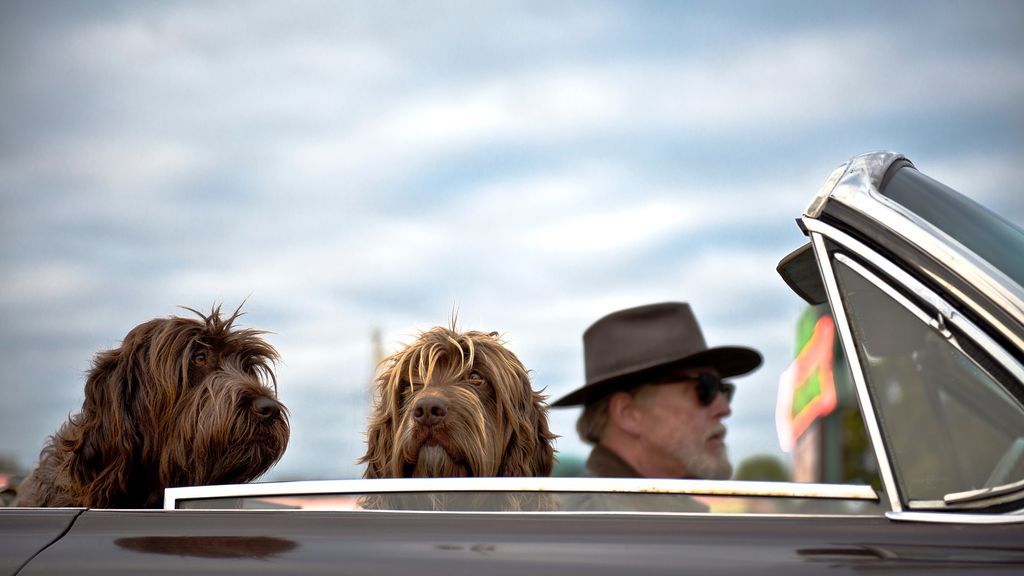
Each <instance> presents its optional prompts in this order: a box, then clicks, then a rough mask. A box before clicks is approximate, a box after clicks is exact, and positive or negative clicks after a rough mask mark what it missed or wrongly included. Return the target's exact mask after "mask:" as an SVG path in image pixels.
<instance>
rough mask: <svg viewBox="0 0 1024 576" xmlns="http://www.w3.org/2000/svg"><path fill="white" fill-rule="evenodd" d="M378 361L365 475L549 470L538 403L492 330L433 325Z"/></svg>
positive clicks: (550, 453) (543, 414)
mask: <svg viewBox="0 0 1024 576" xmlns="http://www.w3.org/2000/svg"><path fill="white" fill-rule="evenodd" d="M382 365H383V369H382V371H381V372H380V373H379V374H378V376H377V379H376V386H377V397H376V399H375V405H374V408H373V410H372V414H371V416H370V424H369V428H368V430H367V433H366V437H367V450H366V455H365V456H363V457H362V458H361V459H360V463H365V464H366V465H367V466H366V471H365V473H364V474H363V477H364V478H402V477H408V478H422V477H439V476H441V477H450V476H549V475H550V474H551V468H552V466H553V464H554V450H553V449H552V446H551V441H552V440H553V439H554V438H555V436H554V435H553V434H551V432H550V431H549V430H548V420H547V406H546V405H545V404H544V402H543V400H544V397H543V396H542V395H541V394H540V393H538V392H535V391H534V390H533V387H532V386H531V385H530V378H529V375H528V374H527V370H526V368H525V367H524V366H523V364H522V363H521V362H520V361H519V359H518V358H516V356H515V355H514V354H512V352H510V351H509V350H508V349H506V348H505V347H504V346H503V345H502V343H501V341H500V340H498V338H497V333H493V332H492V333H490V334H485V333H483V332H465V333H461V334H460V333H458V332H456V331H455V330H454V328H451V329H449V328H443V327H440V326H439V327H436V328H433V329H432V330H429V331H427V332H424V333H423V334H421V335H420V337H419V338H418V339H417V341H416V342H415V343H413V344H412V345H410V346H407V347H406V348H405V349H404V350H402V351H400V352H398V353H396V354H394V355H392V356H390V357H388V358H386V359H385V360H384V361H383V363H382ZM380 503H381V502H380V500H378V501H376V502H374V501H371V500H367V501H366V502H364V505H367V504H369V505H370V506H368V507H380ZM504 507H506V508H508V507H509V505H508V504H506V505H504ZM512 507H517V505H513V506H512Z"/></svg>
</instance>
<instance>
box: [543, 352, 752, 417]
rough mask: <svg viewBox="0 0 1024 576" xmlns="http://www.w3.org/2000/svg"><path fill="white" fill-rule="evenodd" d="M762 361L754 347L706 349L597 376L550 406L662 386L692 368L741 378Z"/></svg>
mask: <svg viewBox="0 0 1024 576" xmlns="http://www.w3.org/2000/svg"><path fill="white" fill-rule="evenodd" d="M762 361H763V359H762V357H761V353H760V352H758V351H757V350H754V349H753V348H745V347H742V346H719V347H717V348H708V349H707V350H702V351H700V352H697V353H696V354H691V355H689V356H685V357H683V358H677V359H675V360H670V361H668V362H664V363H662V364H658V365H655V366H649V367H645V368H642V369H640V370H635V371H631V372H627V373H624V374H616V375H613V376H607V377H597V378H595V379H594V381H593V382H587V384H586V385H585V386H583V387H582V388H579V389H577V390H574V391H572V392H570V393H568V394H566V395H565V396H563V397H561V398H559V399H558V400H555V401H554V402H552V403H551V404H550V406H552V407H555V408H558V407H562V406H576V405H578V404H586V403H587V402H588V401H590V400H591V399H592V398H596V397H600V396H604V395H606V394H610V393H611V392H614V391H617V390H623V389H626V388H632V387H634V386H639V385H641V384H646V383H651V384H659V383H660V384H664V383H666V379H669V380H670V379H671V377H672V376H676V375H680V376H682V375H683V374H682V373H683V372H684V371H685V370H687V369H689V368H693V367H695V366H708V367H711V368H714V369H716V370H718V374H719V375H720V376H721V377H722V378H729V377H732V376H742V375H743V374H747V373H749V372H753V371H754V370H755V369H757V368H758V367H759V366H760V365H761V362H762Z"/></svg>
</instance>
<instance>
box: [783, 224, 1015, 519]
mask: <svg viewBox="0 0 1024 576" xmlns="http://www.w3.org/2000/svg"><path fill="white" fill-rule="evenodd" d="M801 224H802V226H803V227H804V229H805V230H807V233H808V235H809V236H810V240H811V246H812V249H813V251H814V256H815V260H816V261H817V264H818V269H819V272H820V273H821V275H822V280H823V283H824V286H825V293H826V295H827V296H828V300H829V306H830V308H831V309H832V312H833V315H834V316H833V317H834V319H835V320H836V327H837V331H838V333H839V335H840V340H841V342H842V345H843V349H844V351H845V353H846V355H847V358H848V359H849V361H850V370H851V376H852V377H853V381H854V386H855V388H856V390H857V399H858V403H859V404H860V407H861V414H862V417H863V418H864V423H865V428H866V429H867V431H868V436H869V438H870V439H871V443H872V447H873V448H874V451H875V456H876V458H877V460H878V463H879V475H880V477H881V479H882V485H883V489H884V491H885V493H886V494H887V495H888V499H889V505H890V507H891V511H890V512H888V513H886V515H887V516H889V517H891V518H894V519H908V520H910V519H912V520H915V521H930V520H929V518H931V517H932V516H939V517H943V518H945V517H947V516H949V515H950V513H951V512H949V511H934V510H929V511H922V510H920V509H915V507H914V506H912V505H911V503H910V500H909V499H908V498H906V497H905V495H903V494H902V493H901V492H900V490H899V485H898V482H897V481H896V475H895V471H894V466H893V463H892V459H891V458H892V456H891V454H890V453H889V449H888V444H887V442H886V440H885V436H884V435H883V434H882V431H881V426H880V424H879V420H878V416H877V413H876V409H875V405H874V401H873V399H872V397H871V392H870V389H869V387H868V384H867V378H866V375H865V371H864V368H863V365H862V363H861V359H860V355H859V353H858V351H857V349H856V346H855V343H854V338H853V332H852V330H851V326H850V319H849V316H848V311H847V309H846V305H845V303H844V302H843V299H842V297H841V293H840V289H839V286H838V283H837V281H836V276H835V270H834V268H833V258H834V254H835V253H837V252H838V253H846V254H849V255H852V256H853V259H854V261H857V262H859V263H860V264H861V265H864V264H866V265H867V266H868V267H869V268H870V269H872V270H873V271H874V272H875V273H877V274H878V275H880V276H881V277H882V278H883V279H884V282H886V283H891V284H890V286H889V288H890V289H893V290H895V291H896V293H898V294H899V295H900V300H898V302H899V303H900V304H901V305H903V306H904V307H907V304H912V306H913V307H914V308H920V309H919V310H915V309H914V308H908V311H910V312H911V313H913V314H915V316H918V318H919V319H921V320H922V321H925V318H926V317H927V318H928V320H927V322H926V323H928V324H931V325H933V327H934V328H936V329H942V327H943V326H947V325H948V326H954V327H956V329H957V330H958V331H959V332H960V333H962V334H963V335H964V336H965V337H966V338H967V339H969V340H970V341H971V342H972V343H973V344H974V345H976V346H978V347H979V349H980V350H982V351H983V352H984V353H985V354H987V355H988V356H989V357H990V358H991V359H992V360H994V361H995V362H997V363H998V365H999V366H1000V367H1001V368H1003V369H1004V370H1006V371H1007V373H1009V374H1010V375H1011V376H1012V377H1013V378H1014V379H1016V381H1017V383H1018V384H1019V383H1021V382H1024V366H1022V365H1021V363H1020V362H1019V361H1018V360H1017V359H1016V357H1015V356H1014V355H1013V354H1012V353H1011V352H1009V351H1008V350H1006V349H1005V348H1004V347H1003V346H1002V345H1001V344H1000V343H999V342H998V341H997V340H996V339H995V338H994V337H993V336H991V335H990V334H989V333H987V332H986V331H985V330H984V329H982V327H980V326H979V325H978V324H975V323H974V322H973V321H972V320H971V319H970V318H968V317H967V316H965V315H964V314H962V313H961V312H960V311H959V309H958V308H957V307H956V306H954V305H953V304H952V303H951V302H950V301H948V300H947V299H946V298H943V297H941V296H940V295H939V294H938V293H937V292H935V291H934V290H932V289H931V288H929V287H928V286H926V285H925V284H924V283H923V282H921V281H920V280H918V279H917V278H916V277H915V276H914V275H912V274H911V273H909V272H908V271H906V270H904V269H903V268H901V267H900V266H899V265H898V264H897V263H895V262H893V261H892V260H891V259H890V258H888V257H886V256H885V255H883V254H880V253H879V252H877V251H875V250H874V249H872V248H870V247H868V246H867V245H866V244H864V243H863V242H861V241H860V240H858V239H856V238H854V237H853V236H852V235H850V234H848V233H846V232H844V231H842V230H840V229H839V228H837V227H836V226H833V225H832V224H829V223H827V222H823V221H821V220H818V219H815V218H811V217H808V216H806V215H805V216H804V217H803V218H802V219H801ZM895 287H898V288H895ZM929 309H930V311H931V312H932V313H933V314H934V315H929V314H928V313H927V310H929ZM922 315H923V316H922ZM961 351H962V352H964V353H965V354H967V355H968V356H971V354H968V353H967V352H966V351H964V350H962V349H961ZM1008 392H1009V393H1010V394H1011V395H1014V396H1017V394H1015V393H1014V392H1013V391H1010V390H1008ZM908 515H909V516H908ZM956 515H957V517H958V518H960V519H961V521H964V522H977V521H978V520H977V518H973V516H975V515H966V514H956ZM979 516H983V517H986V518H989V516H988V515H979ZM992 518H996V519H998V518H1002V519H1003V520H1002V521H1005V522H1007V523H1009V522H1016V521H1017V520H1012V518H1013V517H1011V516H998V515H994V516H992ZM1017 518H1019V517H1017ZM934 521H945V520H938V519H935V520H934ZM999 521H1000V520H996V523H998V522H999ZM985 522H986V523H988V522H989V521H988V520H986V521H985Z"/></svg>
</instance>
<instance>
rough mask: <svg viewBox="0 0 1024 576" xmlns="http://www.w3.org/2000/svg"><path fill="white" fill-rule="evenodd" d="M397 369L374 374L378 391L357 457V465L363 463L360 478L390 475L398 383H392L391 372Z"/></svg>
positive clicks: (393, 448)
mask: <svg viewBox="0 0 1024 576" xmlns="http://www.w3.org/2000/svg"><path fill="white" fill-rule="evenodd" d="M396 370H398V368H397V367H394V366H392V367H391V369H389V370H386V371H384V372H382V373H381V374H380V375H379V376H378V377H377V390H376V394H375V397H374V401H373V407H372V408H371V409H370V423H369V425H368V426H367V428H366V454H364V455H363V457H362V458H360V459H359V461H358V463H359V464H366V470H365V471H364V472H363V478H389V477H392V476H393V475H394V474H392V473H391V469H392V460H393V458H394V450H395V444H396V440H395V435H396V434H397V433H398V428H397V424H396V421H397V418H398V413H397V411H398V405H397V400H396V396H395V395H396V391H395V390H394V388H395V387H396V385H397V383H396V382H392V374H393V373H394V372H395V371H396Z"/></svg>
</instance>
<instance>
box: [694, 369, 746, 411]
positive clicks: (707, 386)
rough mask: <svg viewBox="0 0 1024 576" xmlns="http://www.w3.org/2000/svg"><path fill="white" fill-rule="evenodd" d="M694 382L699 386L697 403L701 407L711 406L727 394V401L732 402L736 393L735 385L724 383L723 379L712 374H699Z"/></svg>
mask: <svg viewBox="0 0 1024 576" xmlns="http://www.w3.org/2000/svg"><path fill="white" fill-rule="evenodd" d="M693 381H694V382H696V384H697V401H698V402H700V405H701V406H711V403H712V402H714V401H715V398H718V395H719V394H725V399H726V400H727V401H729V402H732V395H733V394H734V393H735V392H736V385H735V384H733V383H732V382H722V379H721V378H719V377H718V376H715V375H714V374H711V373H710V372H701V373H700V374H697V376H695V377H694V378H693Z"/></svg>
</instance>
